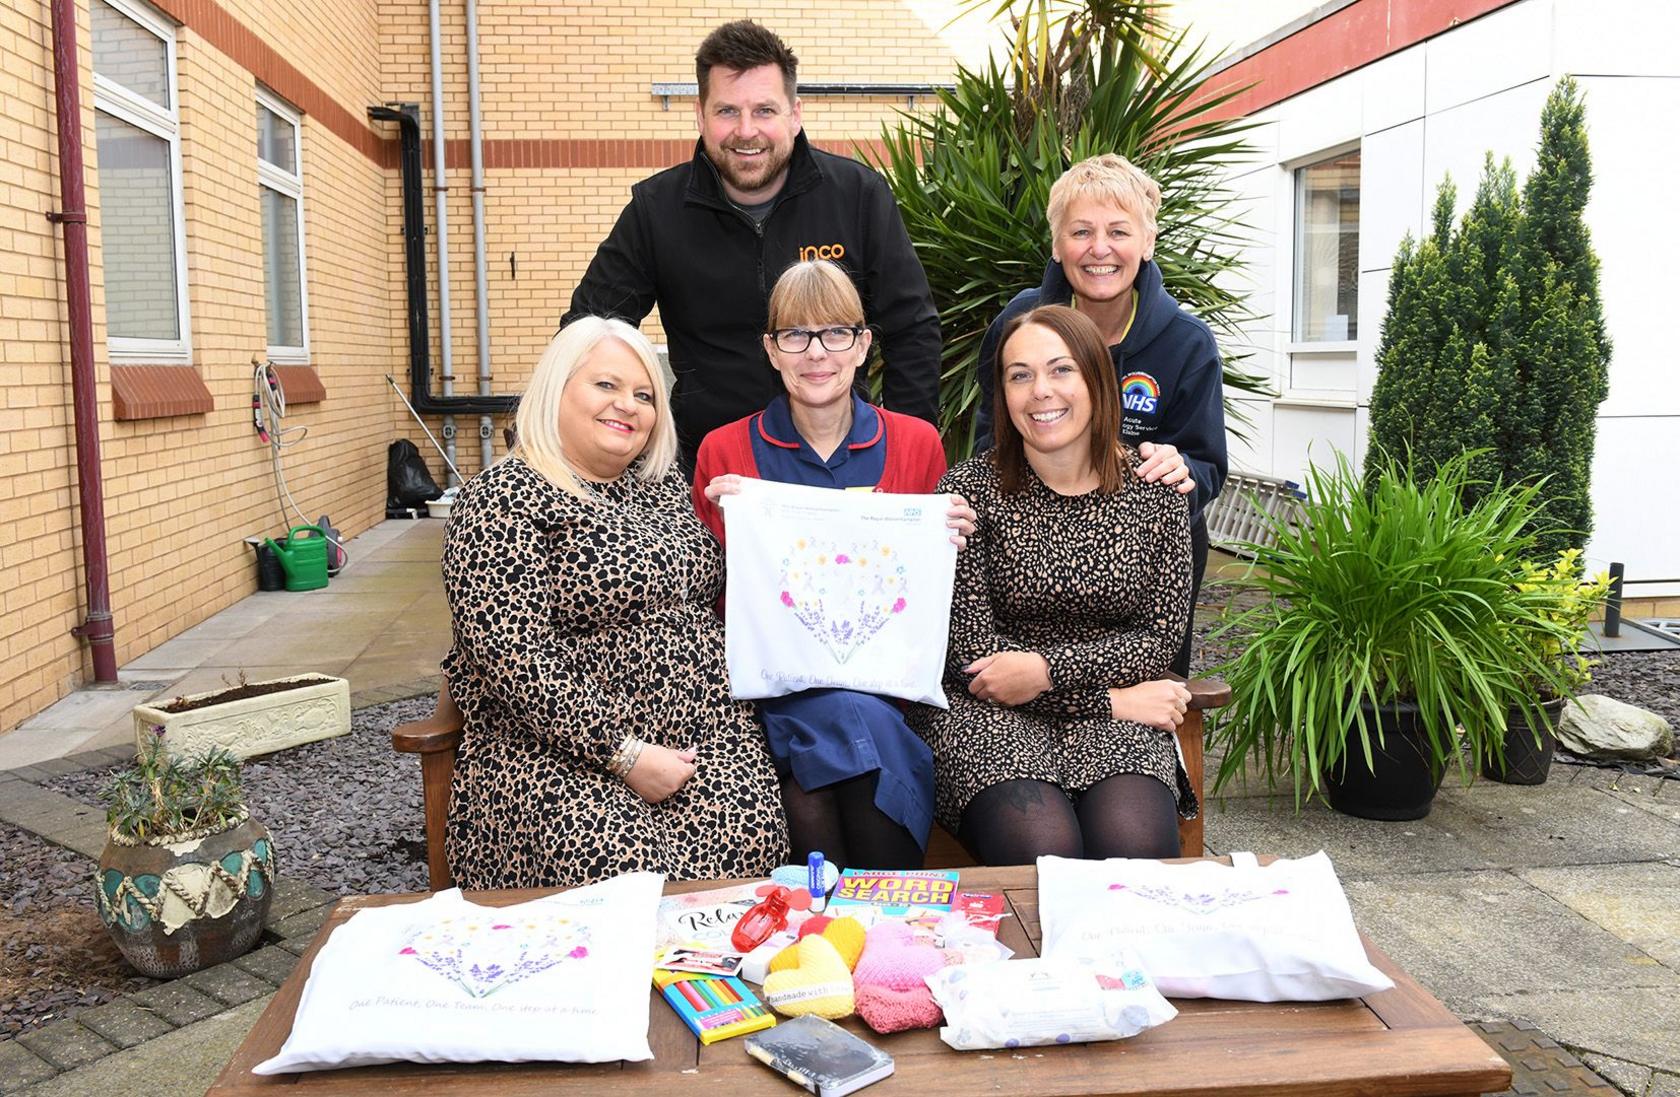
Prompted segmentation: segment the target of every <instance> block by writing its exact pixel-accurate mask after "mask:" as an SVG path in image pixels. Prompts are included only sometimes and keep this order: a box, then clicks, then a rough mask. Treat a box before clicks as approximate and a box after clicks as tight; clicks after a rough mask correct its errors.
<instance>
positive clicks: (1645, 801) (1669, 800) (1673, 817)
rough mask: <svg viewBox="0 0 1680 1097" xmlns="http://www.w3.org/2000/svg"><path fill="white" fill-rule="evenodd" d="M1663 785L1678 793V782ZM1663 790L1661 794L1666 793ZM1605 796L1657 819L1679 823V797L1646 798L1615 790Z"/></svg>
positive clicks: (1679, 786) (1666, 782)
mask: <svg viewBox="0 0 1680 1097" xmlns="http://www.w3.org/2000/svg"><path fill="white" fill-rule="evenodd" d="M1663 783H1664V784H1665V785H1672V786H1674V787H1675V789H1676V790H1677V791H1680V781H1665V782H1663ZM1667 791H1668V790H1667V789H1666V788H1665V789H1664V790H1663V792H1667ZM1607 795H1610V796H1614V797H1615V798H1616V799H1618V800H1620V801H1621V802H1622V803H1624V804H1626V805H1627V806H1628V807H1631V808H1638V809H1639V810H1640V811H1648V812H1650V813H1651V814H1652V815H1655V816H1656V817H1657V818H1659V819H1663V820H1665V821H1667V822H1670V823H1680V795H1674V794H1670V795H1666V796H1665V795H1661V794H1659V795H1656V796H1647V795H1645V794H1643V793H1636V792H1626V791H1622V790H1617V789H1611V790H1608V792H1607Z"/></svg>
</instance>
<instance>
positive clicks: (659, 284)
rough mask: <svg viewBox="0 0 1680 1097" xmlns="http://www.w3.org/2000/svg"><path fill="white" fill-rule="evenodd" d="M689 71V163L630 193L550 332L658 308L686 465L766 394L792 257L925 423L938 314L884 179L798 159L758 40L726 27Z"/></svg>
mask: <svg viewBox="0 0 1680 1097" xmlns="http://www.w3.org/2000/svg"><path fill="white" fill-rule="evenodd" d="M694 60H695V73H696V76H697V78H698V81H699V85H700V87H699V97H698V101H697V103H696V105H695V117H696V120H697V122H698V124H699V129H700V140H699V142H698V143H697V145H696V147H695V150H694V158H693V159H692V160H690V161H689V162H688V163H686V164H680V165H678V166H676V167H673V168H669V169H667V170H665V171H662V172H660V173H658V174H657V175H654V176H651V177H649V178H647V179H644V180H642V181H641V182H640V183H637V184H636V185H635V186H634V187H632V188H631V191H630V204H629V205H627V206H625V207H624V212H623V213H621V214H619V218H618V223H617V224H616V225H614V226H613V230H612V233H611V234H610V235H609V236H608V237H607V239H606V240H605V241H603V242H602V244H601V246H600V248H599V249H598V250H597V251H596V253H595V258H594V259H593V260H592V261H591V262H590V264H589V269H588V270H587V271H586V272H585V273H584V276H583V281H581V282H579V283H578V286H577V289H576V290H575V291H574V292H573V293H572V303H571V308H570V309H569V310H567V312H566V315H565V316H564V317H563V318H562V319H561V321H560V323H561V326H562V327H564V326H565V325H566V324H569V323H571V321H573V320H575V319H577V318H578V317H580V316H588V315H596V316H615V317H618V318H619V319H622V320H626V321H628V322H630V323H632V324H639V323H640V322H641V321H642V319H643V317H645V316H647V314H648V312H649V311H650V310H651V309H652V308H653V306H654V305H655V304H657V305H658V306H659V317H660V320H661V322H662V323H663V324H664V327H665V335H666V338H667V340H668V341H669V344H670V355H671V369H672V372H673V373H675V375H676V391H675V394H674V399H673V404H674V407H675V411H676V421H677V436H678V439H679V440H680V442H681V444H682V453H683V459H684V462H685V463H686V464H687V465H688V466H689V467H693V463H694V452H695V450H696V449H698V448H699V445H700V440H701V439H702V438H703V437H705V435H706V433H707V432H708V431H710V430H713V429H714V428H716V427H720V426H722V425H723V424H725V423H729V422H733V421H734V420H736V419H739V418H741V417H742V416H744V415H749V414H751V413H753V412H755V411H758V410H760V409H762V408H763V407H764V406H765V405H766V404H768V403H769V402H770V400H771V398H772V397H774V396H776V395H777V394H778V393H780V392H781V384H780V382H779V380H778V378H777V374H776V372H775V370H773V369H771V367H770V364H769V362H768V361H767V360H766V358H765V354H764V347H763V343H762V342H761V341H760V337H761V336H762V335H763V334H764V328H765V323H766V316H767V306H768V302H769V297H770V290H771V287H773V286H774V285H775V284H776V279H777V278H778V277H779V276H780V275H781V273H782V271H783V270H785V269H786V268H787V267H789V266H790V265H792V264H793V263H796V262H799V261H800V260H805V259H832V260H834V261H835V262H836V263H838V264H840V266H842V267H844V268H845V269H846V271H847V272H848V273H849V274H850V275H851V277H852V280H853V281H854V282H855V283H856V284H857V288H858V292H859V293H860V294H861V295H862V297H863V305H864V314H865V316H866V317H867V318H868V320H869V322H870V325H871V326H872V327H874V328H875V329H876V332H877V340H876V341H877V345H879V346H881V347H882V354H883V357H884V359H885V375H884V377H883V385H882V391H883V396H884V402H885V404H886V406H887V407H888V408H889V409H891V410H893V411H900V412H905V413H907V414H910V415H915V416H919V417H921V418H923V419H926V420H928V421H929V422H935V421H936V419H937V414H938V407H939V351H940V342H939V318H938V315H937V314H936V313H935V311H934V307H933V295H932V294H931V293H930V292H929V290H928V284H927V276H926V275H925V274H924V273H923V272H922V264H921V261H920V260H919V259H917V258H916V253H915V250H914V249H913V248H912V247H911V245H910V238H909V236H908V235H907V234H906V233H905V231H904V222H903V220H902V219H901V218H900V217H899V213H898V206H897V204H896V203H895V202H894V201H893V196H892V192H891V191H890V190H888V189H887V185H886V183H885V181H884V180H882V178H881V177H880V175H878V174H877V173H875V172H874V171H872V170H870V169H869V168H868V167H866V166H864V165H863V164H860V163H858V162H857V161H855V160H850V159H847V158H845V157H841V156H833V155H830V154H829V153H826V152H821V151H819V150H817V149H813V148H811V146H810V144H809V143H808V142H807V140H806V138H805V134H804V132H803V130H802V128H801V122H800V103H799V98H798V96H797V95H796V94H795V90H796V89H795V74H796V71H797V66H798V60H797V59H796V58H795V57H794V55H793V52H792V51H791V50H789V49H788V48H787V46H786V45H785V44H784V43H783V42H782V40H781V39H780V38H778V37H777V36H776V35H775V34H773V33H771V32H770V31H769V30H766V29H765V28H764V27H761V26H759V25H758V24H756V23H753V22H750V21H747V20H741V21H739V22H734V23H726V24H724V25H723V26H721V27H718V28H717V29H716V30H714V31H713V32H712V33H711V34H709V35H707V37H706V40H705V41H704V42H702V43H701V45H700V49H699V51H698V52H697V53H696V55H695V59H694ZM860 377H861V371H860Z"/></svg>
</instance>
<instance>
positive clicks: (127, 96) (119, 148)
mask: <svg viewBox="0 0 1680 1097" xmlns="http://www.w3.org/2000/svg"><path fill="white" fill-rule="evenodd" d="M91 9H92V10H91V18H92V24H93V35H92V38H93V89H94V100H93V101H94V136H95V139H96V140H97V142H98V150H99V204H100V220H101V233H100V238H101V241H102V245H103V250H104V260H105V323H106V329H107V337H108V339H109V345H110V352H111V358H112V360H113V361H119V360H123V361H130V362H133V361H148V362H180V363H185V362H187V361H189V360H190V358H191V353H192V348H191V343H190V336H189V332H190V330H191V329H190V326H189V324H188V320H187V263H186V236H185V233H184V231H183V213H182V205H181V133H180V130H181V125H180V116H179V115H178V113H177V111H176V103H177V96H176V87H175V31H174V28H173V27H171V26H170V25H169V23H168V22H166V21H165V20H164V19H163V18H162V17H160V16H158V15H157V14H155V13H154V12H152V11H151V10H150V9H149V8H145V7H142V6H140V5H138V4H136V3H134V2H133V0H91Z"/></svg>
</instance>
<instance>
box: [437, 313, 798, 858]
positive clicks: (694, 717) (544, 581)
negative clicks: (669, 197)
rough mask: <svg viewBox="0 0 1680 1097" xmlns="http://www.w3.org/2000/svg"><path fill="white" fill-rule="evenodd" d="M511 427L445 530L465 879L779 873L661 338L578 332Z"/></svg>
mask: <svg viewBox="0 0 1680 1097" xmlns="http://www.w3.org/2000/svg"><path fill="white" fill-rule="evenodd" d="M517 429H518V438H519V441H518V443H517V444H516V445H515V446H514V448H513V450H512V451H511V452H510V453H509V454H508V456H507V457H506V458H505V459H504V460H503V461H502V462H501V463H499V464H497V465H496V466H494V467H492V468H491V469H489V470H487V471H486V472H483V473H481V474H480V475H478V476H476V477H474V478H473V479H472V480H471V481H469V482H468V483H467V484H466V485H465V486H464V487H463V488H462V489H461V493H460V496H459V498H458V500H457V501H456V503H455V507H454V510H453V513H452V515H451V518H450V522H449V527H448V530H447V531H446V533H445V534H444V546H443V578H444V590H445V593H446V594H447V595H448V597H449V608H450V613H451V615H452V617H453V622H454V631H455V643H454V646H453V647H451V649H450V652H449V655H448V657H447V658H446V659H445V660H444V663H443V671H444V674H445V675H446V676H447V678H448V680H449V689H450V693H451V694H452V695H453V696H454V698H455V700H456V702H457V703H458V704H459V705H460V707H461V712H462V714H463V717H464V728H465V736H464V738H463V740H462V743H461V752H460V755H459V759H458V761H457V762H456V766H455V779H454V785H453V789H452V792H451V796H450V814H449V828H448V840H447V845H448V850H449V862H450V868H451V870H452V871H453V873H454V876H455V879H456V881H457V882H458V883H459V884H460V885H461V886H463V887H467V888H491V887H537V886H562V885H572V884H583V883H590V882H592V881H596V880H603V879H606V878H608V877H611V876H615V875H617V874H619V873H622V872H630V871H635V870H650V871H655V872H663V873H666V874H667V875H669V876H671V877H673V878H675V879H696V878H702V877H719V876H729V877H737V876H740V877H747V876H762V875H764V874H766V873H768V872H769V870H770V869H771V868H772V867H774V866H775V865H777V864H779V863H780V861H781V859H782V858H783V856H784V855H785V852H786V847H787V836H786V827H785V824H784V822H783V820H782V813H781V810H780V808H779V805H778V804H777V801H776V795H775V790H776V779H775V771H774V769H773V768H772V766H771V763H770V757H769V754H768V753H767V752H766V750H765V747H764V739H763V736H762V735H761V734H760V732H759V730H758V727H757V723H756V721H755V720H754V718H753V712H752V708H751V706H749V705H746V704H743V703H739V702H734V701H731V700H730V699H729V696H728V693H727V691H726V689H725V687H724V681H725V672H724V668H723V634H722V630H721V629H720V628H719V626H718V622H717V618H716V617H715V616H713V614H712V610H711V606H712V603H713V602H714V601H715V600H716V598H717V596H718V594H719V592H720V591H721V589H722V583H723V567H722V556H721V554H720V553H719V551H718V547H717V544H716V542H714V541H713V540H712V538H711V536H710V535H709V534H707V532H706V530H705V528H704V527H703V526H701V525H700V523H699V522H698V521H697V520H696V519H695V518H694V515H693V512H692V510H691V509H690V507H689V503H688V491H687V485H686V482H685V481H684V479H683V477H682V474H681V472H680V470H678V469H677V468H676V467H675V456H676V432H675V429H674V428H673V426H672V423H671V409H670V399H669V394H668V392H667V391H666V387H665V380H664V374H663V373H662V371H661V370H660V369H659V367H658V363H657V360H656V359H655V358H654V353H653V348H652V347H651V346H649V345H648V343H647V340H646V339H644V338H643V337H642V336H641V334H640V333H638V332H637V331H636V329H635V328H632V327H630V326H629V325H628V324H624V323H622V322H620V321H617V320H606V319H601V318H599V317H586V318H583V319H581V320H578V321H576V322H575V323H573V324H571V325H569V326H567V327H566V328H565V329H564V330H563V331H562V332H561V333H560V334H559V335H557V336H555V338H554V341H553V342H552V343H550V344H549V347H548V349H547V351H545V352H544V354H543V356H542V358H541V360H540V361H538V363H537V367H536V370H535V371H534V372H533V373H532V376H531V384H530V387H529V388H528V389H527V390H526V392H525V395H524V396H523V397H522V398H521V400H520V404H519V413H518V419H517Z"/></svg>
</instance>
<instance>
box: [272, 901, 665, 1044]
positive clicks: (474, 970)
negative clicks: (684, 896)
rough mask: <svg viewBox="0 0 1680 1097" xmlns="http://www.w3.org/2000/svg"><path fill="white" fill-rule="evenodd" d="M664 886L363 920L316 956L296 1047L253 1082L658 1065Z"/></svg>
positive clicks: (420, 906)
mask: <svg viewBox="0 0 1680 1097" xmlns="http://www.w3.org/2000/svg"><path fill="white" fill-rule="evenodd" d="M663 884H664V878H663V877H661V876H659V875H657V874H654V873H649V872H637V873H631V874H629V875H626V876H620V877H618V878H617V879H614V880H608V881H606V882H604V883H600V884H592V885H590V886H588V887H581V888H574V889H573V890H571V891H567V892H562V893H560V894H558V895H553V896H549V897H547V898H544V899H538V900H536V901H534V902H529V903H522V904H520V905H518V906H512V907H499V908H498V907H482V906H479V905H477V904H475V903H470V902H468V901H467V900H466V899H465V898H463V897H462V895H461V893H460V891H459V890H452V891H445V892H440V893H439V894H437V895H435V896H433V897H431V898H430V899H425V900H422V901H420V902H418V903H411V904H407V905H404V906H386V907H375V908H373V909H370V910H363V911H359V912H358V913H356V914H355V915H354V916H352V917H351V918H350V920H349V921H347V922H345V923H344V924H343V925H342V926H340V927H338V929H337V930H335V931H334V932H333V935H332V937H331V938H329V939H328V941H327V943H326V944H325V945H324V946H322V948H321V950H320V952H318V953H317V954H316V957H315V963H314V966H313V967H312V968H311V969H310V972H309V979H308V981H307V982H306V983H305V984H304V988H303V996H302V999H301V1000H300V1001H299V1003H298V1009H297V1016H296V1018H295V1019H294V1020H293V1022H292V1032H291V1035H290V1036H289V1037H287V1039H286V1043H285V1045H284V1046H283V1047H282V1048H281V1049H280V1053H279V1054H278V1055H276V1056H275V1057H274V1058H272V1059H269V1060H268V1061H266V1062H264V1063H261V1064H259V1065H258V1066H257V1067H255V1068H254V1072H255V1073H257V1074H281V1073H286V1072H291V1071H305V1070H324V1069H327V1068H330V1067H348V1066H369V1065H372V1064H375V1063H390V1062H398V1061H408V1062H418V1063H470V1062H480V1061H500V1062H509V1063H517V1062H527V1061H533V1060H556V1061H562V1062H587V1063H594V1062H608V1061H613V1060H619V1059H626V1060H644V1059H651V1058H653V1053H652V1051H651V1050H650V1049H649V1047H648V1042H647V1031H648V992H647V980H648V970H649V960H648V957H649V956H651V955H652V952H653V947H654V922H655V911H656V910H657V908H658V904H659V895H660V891H661V889H662V887H663Z"/></svg>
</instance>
